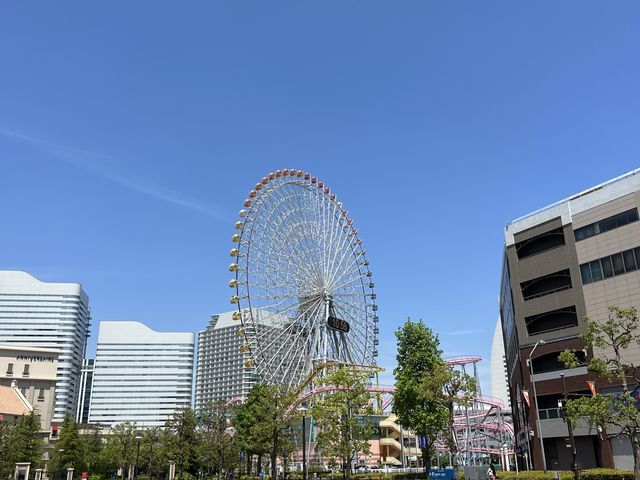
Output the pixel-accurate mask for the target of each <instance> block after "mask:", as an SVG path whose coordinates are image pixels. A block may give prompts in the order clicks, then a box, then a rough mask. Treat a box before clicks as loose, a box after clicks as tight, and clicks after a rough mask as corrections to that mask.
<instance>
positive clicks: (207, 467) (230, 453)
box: [198, 400, 239, 478]
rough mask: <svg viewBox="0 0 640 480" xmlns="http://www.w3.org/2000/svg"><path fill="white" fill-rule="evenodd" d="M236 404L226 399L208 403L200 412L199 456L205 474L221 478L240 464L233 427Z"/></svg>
mask: <svg viewBox="0 0 640 480" xmlns="http://www.w3.org/2000/svg"><path fill="white" fill-rule="evenodd" d="M233 411H234V405H233V404H231V403H229V402H226V401H224V400H220V401H217V402H216V403H208V404H206V405H205V406H204V408H203V409H202V411H201V412H200V414H199V416H198V426H199V427H200V428H199V430H198V437H199V442H198V443H199V449H198V458H199V463H200V465H201V466H202V469H203V473H204V474H205V477H209V476H210V475H211V474H212V473H213V472H216V473H217V475H218V478H222V476H223V474H224V473H225V472H227V471H229V470H232V469H234V468H235V467H236V466H237V464H238V453H239V450H238V446H237V441H236V439H235V438H234V433H235V432H234V429H233V428H232V427H231V417H232V416H233Z"/></svg>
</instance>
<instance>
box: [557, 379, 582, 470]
mask: <svg viewBox="0 0 640 480" xmlns="http://www.w3.org/2000/svg"><path fill="white" fill-rule="evenodd" d="M560 378H561V379H562V394H563V397H564V400H563V401H562V407H561V408H562V409H563V410H564V412H563V413H564V415H563V417H564V421H565V422H566V424H567V431H568V432H569V443H571V445H570V446H571V470H573V477H574V478H575V480H580V469H579V468H578V462H577V458H578V452H577V451H576V439H575V438H574V436H573V425H571V421H570V420H568V419H567V418H566V412H567V402H568V401H569V394H568V393H567V383H566V381H565V379H564V373H561V374H560Z"/></svg>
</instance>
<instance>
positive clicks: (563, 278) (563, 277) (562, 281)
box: [520, 269, 572, 301]
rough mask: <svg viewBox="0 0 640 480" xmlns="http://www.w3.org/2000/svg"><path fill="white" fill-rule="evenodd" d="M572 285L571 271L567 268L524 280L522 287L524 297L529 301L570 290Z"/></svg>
mask: <svg viewBox="0 0 640 480" xmlns="http://www.w3.org/2000/svg"><path fill="white" fill-rule="evenodd" d="M571 286H572V285H571V273H570V272H569V269H566V270H561V271H559V272H555V273H551V274H549V275H544V276H542V277H538V278H534V279H532V280H527V281H526V282H522V283H521V284H520V289H521V290H522V298H523V299H524V300H525V301H527V300H532V299H534V298H538V297H543V296H545V295H550V294H552V293H556V292H560V291H562V290H568V289H569V288H571Z"/></svg>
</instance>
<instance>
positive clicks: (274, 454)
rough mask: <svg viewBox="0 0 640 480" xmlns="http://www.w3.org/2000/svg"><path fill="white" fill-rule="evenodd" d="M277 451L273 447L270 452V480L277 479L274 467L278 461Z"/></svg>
mask: <svg viewBox="0 0 640 480" xmlns="http://www.w3.org/2000/svg"><path fill="white" fill-rule="evenodd" d="M277 452H278V451H277V450H276V448H275V446H274V448H273V450H271V455H270V460H271V480H275V479H276V478H278V472H277V467H276V462H277V461H278V453H277Z"/></svg>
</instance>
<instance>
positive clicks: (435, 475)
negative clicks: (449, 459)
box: [429, 468, 455, 480]
mask: <svg viewBox="0 0 640 480" xmlns="http://www.w3.org/2000/svg"><path fill="white" fill-rule="evenodd" d="M454 473H455V471H454V470H453V468H430V469H429V479H434V480H435V479H446V480H453V478H454Z"/></svg>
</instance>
